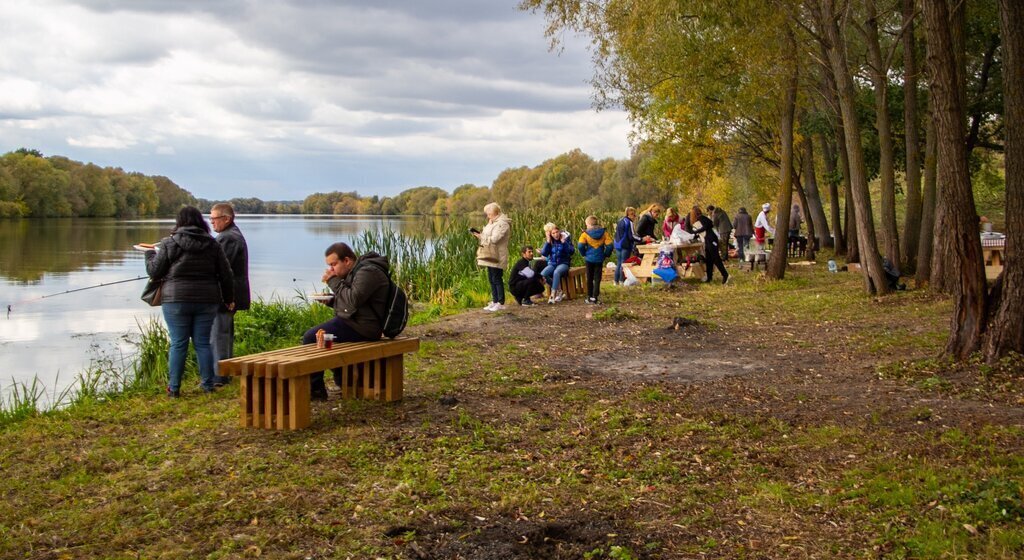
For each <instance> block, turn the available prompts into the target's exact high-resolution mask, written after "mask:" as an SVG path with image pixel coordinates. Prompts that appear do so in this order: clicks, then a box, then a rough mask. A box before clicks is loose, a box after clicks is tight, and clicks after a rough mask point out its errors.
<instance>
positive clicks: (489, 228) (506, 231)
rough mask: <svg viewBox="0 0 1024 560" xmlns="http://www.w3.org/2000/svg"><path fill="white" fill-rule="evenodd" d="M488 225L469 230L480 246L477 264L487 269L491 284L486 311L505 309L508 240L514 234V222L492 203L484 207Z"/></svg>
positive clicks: (477, 252) (499, 207) (488, 279)
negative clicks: (481, 228)
mask: <svg viewBox="0 0 1024 560" xmlns="http://www.w3.org/2000/svg"><path fill="white" fill-rule="evenodd" d="M484 214H485V215H486V216H487V225H485V226H484V229H483V231H478V230H477V229H476V228H469V233H471V234H472V235H473V236H475V237H476V238H477V239H478V240H479V241H480V245H479V246H478V247H477V250H476V264H477V265H478V266H482V267H484V268H486V269H487V281H488V282H490V284H491V303H488V304H487V306H486V307H484V311H501V310H503V309H505V280H504V276H505V269H506V268H507V267H508V239H509V236H510V234H511V233H512V221H511V220H509V219H508V216H506V215H505V214H503V213H502V212H501V206H498V204H497V203H496V202H492V203H490V204H488V205H487V206H484Z"/></svg>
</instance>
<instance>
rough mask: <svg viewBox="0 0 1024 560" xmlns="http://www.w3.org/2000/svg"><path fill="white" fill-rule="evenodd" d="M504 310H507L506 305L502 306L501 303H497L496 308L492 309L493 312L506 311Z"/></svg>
mask: <svg viewBox="0 0 1024 560" xmlns="http://www.w3.org/2000/svg"><path fill="white" fill-rule="evenodd" d="M504 310H505V305H504V304H501V303H495V304H494V307H492V308H491V311H504Z"/></svg>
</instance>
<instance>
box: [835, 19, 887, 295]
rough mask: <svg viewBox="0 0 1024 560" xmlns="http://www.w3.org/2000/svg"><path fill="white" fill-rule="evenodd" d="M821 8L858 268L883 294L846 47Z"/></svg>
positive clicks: (868, 285)
mask: <svg viewBox="0 0 1024 560" xmlns="http://www.w3.org/2000/svg"><path fill="white" fill-rule="evenodd" d="M821 7H822V13H821V14H820V15H821V17H820V18H819V24H820V27H821V28H822V32H823V34H824V38H825V40H826V41H827V42H828V58H829V62H830V63H831V65H832V74H833V76H834V77H835V80H836V91H837V93H838V94H839V107H840V109H841V112H842V115H843V127H844V129H845V131H846V149H847V152H848V156H849V159H850V183H851V185H852V187H853V206H854V209H855V211H856V222H857V243H858V247H859V249H860V265H861V267H862V268H863V269H864V288H865V290H866V291H867V292H868V293H879V294H885V293H888V292H889V291H890V290H889V285H888V283H887V282H886V278H885V271H884V270H883V269H882V258H881V256H880V255H879V254H878V243H877V239H876V237H875V224H874V217H873V216H872V212H871V194H870V193H869V191H868V181H867V174H866V171H865V169H866V168H865V166H864V149H863V146H861V143H860V142H861V138H860V124H859V123H858V121H857V107H856V90H855V89H854V85H853V76H852V75H851V73H850V66H849V63H848V61H847V56H846V44H845V43H844V42H843V37H842V35H841V34H840V33H839V27H838V25H837V24H836V20H835V13H834V7H833V5H832V0H824V1H823V2H822V3H821Z"/></svg>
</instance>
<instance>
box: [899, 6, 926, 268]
mask: <svg viewBox="0 0 1024 560" xmlns="http://www.w3.org/2000/svg"><path fill="white" fill-rule="evenodd" d="M903 26H904V27H905V29H904V32H903V121H904V129H905V130H906V140H905V148H906V167H905V169H904V172H905V173H906V189H907V210H906V215H905V216H904V218H903V243H902V244H901V245H900V248H901V249H902V250H903V255H902V259H901V261H902V269H903V271H904V272H912V271H914V270H916V268H917V246H918V240H919V239H920V237H921V204H922V202H921V147H920V135H919V133H918V119H917V78H918V76H917V49H916V46H917V45H916V41H915V40H914V0H903Z"/></svg>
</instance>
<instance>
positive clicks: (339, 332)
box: [302, 243, 389, 401]
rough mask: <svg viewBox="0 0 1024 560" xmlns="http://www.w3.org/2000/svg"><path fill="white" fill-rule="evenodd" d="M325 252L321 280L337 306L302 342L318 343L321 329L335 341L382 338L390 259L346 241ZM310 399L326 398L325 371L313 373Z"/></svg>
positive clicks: (359, 340) (330, 302)
mask: <svg viewBox="0 0 1024 560" xmlns="http://www.w3.org/2000/svg"><path fill="white" fill-rule="evenodd" d="M324 255H325V261H326V262H327V270H326V271H325V272H324V275H323V278H322V280H323V281H324V282H326V283H327V285H328V286H329V287H330V288H331V291H332V292H334V298H333V299H332V300H331V301H329V302H328V305H331V306H332V307H334V318H333V319H331V320H330V321H327V322H326V323H323V324H321V325H317V326H315V327H313V328H311V329H309V330H308V331H306V334H304V335H302V343H303V344H311V343H313V342H316V333H317V331H319V330H320V329H323V330H324V332H325V333H327V334H333V335H334V340H335V341H336V342H366V341H374V340H380V336H381V318H382V317H384V316H385V315H386V313H387V299H388V270H389V266H388V261H387V259H386V258H385V257H382V256H380V255H378V254H377V253H374V252H369V253H366V254H365V255H362V256H358V255H356V254H355V252H354V251H353V250H352V248H351V247H349V246H348V245H347V244H345V243H335V244H333V245H331V246H330V247H328V248H327V251H326V252H325V253H324ZM336 377H337V376H336ZM336 381H337V379H336ZM310 398H312V400H315V401H325V400H327V387H326V385H325V384H324V372H322V371H321V372H317V373H313V374H312V375H310Z"/></svg>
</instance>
